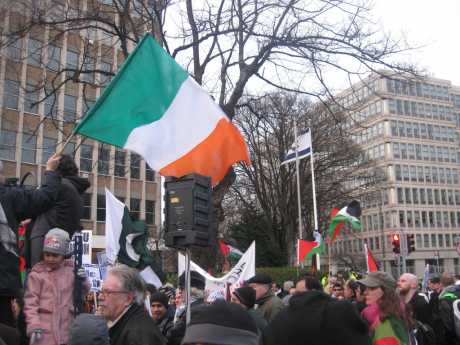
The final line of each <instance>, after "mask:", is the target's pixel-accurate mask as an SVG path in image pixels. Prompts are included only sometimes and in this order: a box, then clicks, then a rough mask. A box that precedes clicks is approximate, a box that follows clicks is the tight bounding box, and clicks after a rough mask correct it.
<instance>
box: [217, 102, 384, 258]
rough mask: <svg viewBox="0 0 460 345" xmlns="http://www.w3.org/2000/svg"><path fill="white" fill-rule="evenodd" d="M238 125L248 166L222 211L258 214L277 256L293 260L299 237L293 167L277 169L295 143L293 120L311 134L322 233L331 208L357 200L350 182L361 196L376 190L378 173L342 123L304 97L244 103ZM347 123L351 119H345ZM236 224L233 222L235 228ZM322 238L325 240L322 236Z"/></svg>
mask: <svg viewBox="0 0 460 345" xmlns="http://www.w3.org/2000/svg"><path fill="white" fill-rule="evenodd" d="M236 118H237V120H236V122H237V124H238V125H239V127H240V128H241V130H242V131H243V133H244V135H245V137H246V139H247V143H248V145H249V149H250V152H251V156H252V157H254V159H253V161H252V165H251V166H249V167H248V166H245V165H240V166H238V168H237V169H236V170H237V175H238V179H237V181H236V182H235V183H234V184H233V186H232V188H231V193H229V194H228V196H227V199H226V202H225V205H226V206H227V205H228V206H229V209H230V211H232V212H233V214H238V213H239V212H238V211H236V210H235V208H239V210H240V212H242V210H245V209H256V210H258V211H259V212H260V213H262V214H263V215H264V217H265V218H266V220H267V224H269V226H268V228H267V229H266V232H267V234H268V236H270V241H271V242H272V243H276V244H277V246H278V248H279V251H280V252H283V253H286V254H288V256H289V257H290V258H293V248H294V244H295V239H296V238H297V234H298V230H297V229H298V222H297V219H298V211H297V191H296V182H295V181H296V180H295V164H288V165H282V166H281V165H280V163H281V157H283V156H284V155H285V154H286V152H287V151H288V149H289V147H290V146H291V145H292V143H293V142H294V134H293V124H292V122H293V119H294V118H297V122H298V125H299V128H301V129H303V130H304V131H305V129H306V128H307V127H310V128H311V133H312V141H313V151H314V169H315V181H316V193H317V203H318V211H319V218H320V219H319V220H320V229H321V230H324V229H326V227H327V225H328V222H329V213H330V210H331V209H332V208H333V207H338V206H340V205H341V204H342V203H346V202H347V201H348V202H349V201H350V198H352V197H359V195H357V193H356V189H355V188H354V185H352V184H351V182H355V181H357V180H359V181H360V184H361V186H362V188H361V190H366V188H368V187H369V186H372V185H375V183H376V179H377V178H378V175H377V173H378V172H379V171H378V170H372V169H368V168H369V163H370V162H369V161H368V160H365V159H362V158H363V154H364V153H363V151H362V150H361V149H360V148H359V147H358V146H357V145H356V144H355V143H354V142H353V141H352V140H351V139H350V138H351V136H350V135H347V132H346V131H345V130H344V127H345V126H344V125H345V118H344V117H343V116H342V115H341V114H334V116H333V115H332V114H330V113H329V112H328V111H327V109H326V107H322V106H318V105H315V104H312V103H311V102H309V101H308V100H305V98H304V97H295V96H292V95H289V94H285V93H275V94H269V95H266V96H264V97H261V98H258V99H248V100H247V102H246V103H244V105H243V106H242V107H241V108H239V109H238V111H237V117H236ZM348 120H349V119H348ZM300 180H301V193H300V194H301V199H302V218H303V223H304V226H305V228H304V230H303V236H302V237H304V238H305V236H307V237H311V236H312V231H313V229H314V219H313V198H312V183H311V169H310V162H309V158H307V159H304V160H302V161H301V162H300ZM238 221H239V219H238V218H236V219H235V221H234V222H235V223H238ZM323 235H325V234H324V233H323Z"/></svg>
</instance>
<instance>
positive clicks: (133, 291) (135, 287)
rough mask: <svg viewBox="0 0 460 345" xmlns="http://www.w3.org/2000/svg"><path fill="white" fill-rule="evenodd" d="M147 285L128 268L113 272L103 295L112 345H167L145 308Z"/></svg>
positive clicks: (101, 307)
mask: <svg viewBox="0 0 460 345" xmlns="http://www.w3.org/2000/svg"><path fill="white" fill-rule="evenodd" d="M144 297H145V283H144V281H143V280H142V278H141V276H140V275H139V272H138V271H136V270H135V269H133V268H130V267H128V266H125V265H118V266H115V267H113V268H112V269H110V271H109V272H108V274H107V278H106V280H105V281H104V284H103V286H102V290H101V293H100V295H99V305H100V312H101V315H102V316H103V317H104V318H105V319H106V320H107V322H108V326H109V335H110V344H111V345H126V344H149V345H164V344H166V342H165V339H164V337H163V336H162V335H161V333H160V330H159V329H158V327H157V325H156V324H155V321H154V320H153V319H152V318H151V317H150V316H149V315H148V314H147V312H146V310H145V308H144Z"/></svg>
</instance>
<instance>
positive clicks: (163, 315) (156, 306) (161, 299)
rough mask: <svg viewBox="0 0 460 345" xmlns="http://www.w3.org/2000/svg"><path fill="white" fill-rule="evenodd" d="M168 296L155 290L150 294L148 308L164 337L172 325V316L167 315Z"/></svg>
mask: <svg viewBox="0 0 460 345" xmlns="http://www.w3.org/2000/svg"><path fill="white" fill-rule="evenodd" d="M168 306H169V298H168V296H166V295H165V294H164V293H162V292H155V293H153V294H151V295H150V310H151V312H152V318H153V320H155V323H156V324H157V326H158V328H159V329H160V331H161V334H163V335H164V336H165V337H166V338H167V337H168V335H169V332H170V330H171V328H172V327H173V326H174V322H173V318H171V317H169V315H168Z"/></svg>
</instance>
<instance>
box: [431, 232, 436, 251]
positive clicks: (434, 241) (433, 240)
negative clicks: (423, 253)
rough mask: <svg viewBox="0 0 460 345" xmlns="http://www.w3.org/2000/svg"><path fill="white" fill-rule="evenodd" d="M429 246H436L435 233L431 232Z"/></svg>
mask: <svg viewBox="0 0 460 345" xmlns="http://www.w3.org/2000/svg"><path fill="white" fill-rule="evenodd" d="M431 246H432V247H433V248H436V247H437V244H436V235H435V234H431Z"/></svg>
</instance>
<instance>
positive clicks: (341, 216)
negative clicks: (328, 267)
mask: <svg viewBox="0 0 460 345" xmlns="http://www.w3.org/2000/svg"><path fill="white" fill-rule="evenodd" d="M359 217H361V206H360V204H359V202H358V201H356V200H353V201H352V202H351V203H350V204H348V205H347V206H345V207H344V208H342V209H340V210H338V209H333V210H332V212H331V224H330V225H329V242H330V243H332V242H334V240H335V239H336V237H337V236H338V234H339V233H340V230H341V229H342V228H343V227H344V225H345V224H346V223H349V224H350V225H351V227H352V228H353V229H354V230H361V222H360V220H359Z"/></svg>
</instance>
